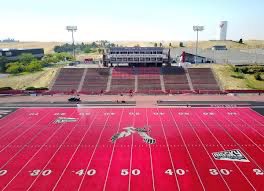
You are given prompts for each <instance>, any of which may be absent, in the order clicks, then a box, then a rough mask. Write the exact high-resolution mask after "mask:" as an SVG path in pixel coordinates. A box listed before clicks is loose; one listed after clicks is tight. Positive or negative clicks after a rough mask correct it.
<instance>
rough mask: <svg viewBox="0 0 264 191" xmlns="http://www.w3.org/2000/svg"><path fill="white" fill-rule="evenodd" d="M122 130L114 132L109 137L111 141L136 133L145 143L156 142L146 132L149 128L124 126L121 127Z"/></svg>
mask: <svg viewBox="0 0 264 191" xmlns="http://www.w3.org/2000/svg"><path fill="white" fill-rule="evenodd" d="M123 130H124V131H121V132H119V133H116V134H114V135H113V136H112V137H111V142H112V143H114V142H115V141H116V140H118V139H121V138H124V137H128V136H130V135H132V134H135V133H136V134H138V135H139V136H140V137H142V139H143V141H144V142H145V143H147V144H155V143H156V140H155V139H154V138H152V137H150V136H149V135H148V134H147V133H148V132H150V130H147V129H146V127H144V128H135V127H125V128H123Z"/></svg>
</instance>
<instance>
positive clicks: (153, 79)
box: [137, 67, 162, 93]
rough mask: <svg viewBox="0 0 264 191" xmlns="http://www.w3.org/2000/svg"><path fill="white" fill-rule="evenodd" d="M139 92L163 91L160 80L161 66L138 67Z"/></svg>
mask: <svg viewBox="0 0 264 191" xmlns="http://www.w3.org/2000/svg"><path fill="white" fill-rule="evenodd" d="M137 76H138V92H139V93H148V92H151V91H156V92H162V90H161V82H160V68H157V67H146V68H143V67H142V68H141V67H139V68H137Z"/></svg>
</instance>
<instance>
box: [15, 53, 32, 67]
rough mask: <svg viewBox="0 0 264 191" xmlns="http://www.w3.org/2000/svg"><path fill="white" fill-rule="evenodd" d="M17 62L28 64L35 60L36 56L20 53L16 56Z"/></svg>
mask: <svg viewBox="0 0 264 191" xmlns="http://www.w3.org/2000/svg"><path fill="white" fill-rule="evenodd" d="M18 60H19V62H20V63H21V64H23V65H28V64H29V63H30V62H32V61H33V60H36V58H35V57H34V56H33V55H32V54H28V53H25V54H21V55H20V56H19V58H18Z"/></svg>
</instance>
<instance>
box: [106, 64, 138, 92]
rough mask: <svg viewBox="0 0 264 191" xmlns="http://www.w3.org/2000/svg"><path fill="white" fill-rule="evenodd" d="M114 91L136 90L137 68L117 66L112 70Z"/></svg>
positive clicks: (112, 88) (112, 87) (112, 89)
mask: <svg viewBox="0 0 264 191" xmlns="http://www.w3.org/2000/svg"><path fill="white" fill-rule="evenodd" d="M110 91H111V92H112V93H115V92H116V93H125V92H126V93H128V92H129V91H133V92H134V91H135V69H134V68H131V67H123V68H122V67H120V68H118V67H115V68H113V72H112V83H111V89H110Z"/></svg>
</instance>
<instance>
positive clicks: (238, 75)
mask: <svg viewBox="0 0 264 191" xmlns="http://www.w3.org/2000/svg"><path fill="white" fill-rule="evenodd" d="M231 76H232V77H233V78H238V79H244V78H245V76H244V74H241V73H238V74H232V75H231Z"/></svg>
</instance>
